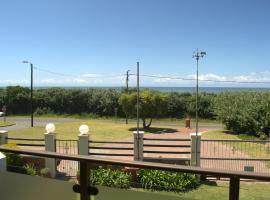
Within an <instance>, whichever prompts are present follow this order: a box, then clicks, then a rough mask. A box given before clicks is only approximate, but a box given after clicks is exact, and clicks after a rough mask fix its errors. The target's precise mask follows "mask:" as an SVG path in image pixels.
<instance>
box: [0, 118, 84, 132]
mask: <svg viewBox="0 0 270 200" xmlns="http://www.w3.org/2000/svg"><path fill="white" fill-rule="evenodd" d="M7 121H9V122H14V123H16V124H15V125H13V126H6V127H1V128H0V130H7V131H9V130H16V129H22V128H30V127H31V119H30V118H17V117H7ZM76 121H83V119H72V118H34V126H44V127H45V126H46V124H48V123H52V122H53V123H54V124H59V123H63V122H76Z"/></svg>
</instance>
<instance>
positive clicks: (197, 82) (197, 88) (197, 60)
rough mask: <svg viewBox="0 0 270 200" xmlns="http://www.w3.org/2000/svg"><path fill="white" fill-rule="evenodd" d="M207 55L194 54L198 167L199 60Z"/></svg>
mask: <svg viewBox="0 0 270 200" xmlns="http://www.w3.org/2000/svg"><path fill="white" fill-rule="evenodd" d="M205 55H206V52H204V51H202V52H199V50H198V49H197V52H194V53H193V58H195V59H196V64H197V70H196V75H197V81H196V145H195V152H196V153H195V160H196V163H195V164H196V166H197V165H198V163H197V158H198V155H197V154H198V131H199V127H198V95H199V59H200V58H203V57H204V56H205Z"/></svg>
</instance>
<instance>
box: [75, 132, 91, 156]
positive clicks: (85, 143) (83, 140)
mask: <svg viewBox="0 0 270 200" xmlns="http://www.w3.org/2000/svg"><path fill="white" fill-rule="evenodd" d="M78 138H79V139H78V142H79V144H78V154H79V155H85V156H88V155H89V139H90V137H89V134H88V133H84V134H83V133H80V134H79V135H78Z"/></svg>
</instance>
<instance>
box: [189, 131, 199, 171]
mask: <svg viewBox="0 0 270 200" xmlns="http://www.w3.org/2000/svg"><path fill="white" fill-rule="evenodd" d="M190 137H191V160H190V165H192V166H200V164H201V162H200V160H201V134H200V133H198V135H197V136H196V133H190Z"/></svg>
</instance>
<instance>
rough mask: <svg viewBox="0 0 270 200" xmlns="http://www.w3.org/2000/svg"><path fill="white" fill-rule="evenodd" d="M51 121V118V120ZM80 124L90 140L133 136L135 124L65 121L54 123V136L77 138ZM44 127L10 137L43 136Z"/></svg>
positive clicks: (11, 133)
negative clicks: (87, 132)
mask: <svg viewBox="0 0 270 200" xmlns="http://www.w3.org/2000/svg"><path fill="white" fill-rule="evenodd" d="M52 122H53V120H52ZM82 124H86V125H88V126H89V130H90V131H89V133H90V138H91V139H92V140H120V139H125V138H130V137H133V130H136V126H135V124H122V123H117V122H114V121H112V120H93V119H91V120H85V121H80V122H65V123H59V124H56V125H55V126H56V131H55V132H56V137H57V138H58V139H67V140H68V139H78V134H79V127H80V125H82ZM163 129H164V130H173V129H170V127H169V126H162V127H154V126H153V127H152V128H151V129H149V130H145V132H146V133H148V132H149V133H150V132H151V133H153V132H155V131H157V132H158V131H160V130H163ZM175 131H177V130H176V129H175ZM45 132H46V131H45V127H34V128H26V129H18V130H11V131H9V136H10V137H16V138H43V137H44V133H45Z"/></svg>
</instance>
